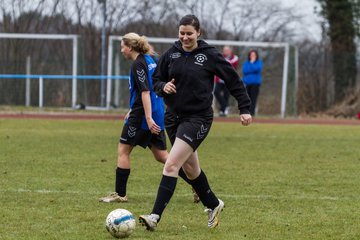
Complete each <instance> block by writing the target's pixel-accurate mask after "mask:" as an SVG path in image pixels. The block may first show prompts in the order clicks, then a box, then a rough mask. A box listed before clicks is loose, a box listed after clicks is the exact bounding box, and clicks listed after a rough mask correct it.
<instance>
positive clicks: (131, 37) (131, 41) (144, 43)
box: [122, 32, 151, 54]
mask: <svg viewBox="0 0 360 240" xmlns="http://www.w3.org/2000/svg"><path fill="white" fill-rule="evenodd" d="M122 41H123V42H124V44H125V45H126V46H128V47H130V48H132V49H133V50H134V51H136V52H138V53H141V54H145V53H150V50H151V48H150V44H149V42H148V40H147V38H146V37H145V36H141V37H140V36H139V34H137V33H133V32H131V33H127V34H125V35H124V36H123V38H122Z"/></svg>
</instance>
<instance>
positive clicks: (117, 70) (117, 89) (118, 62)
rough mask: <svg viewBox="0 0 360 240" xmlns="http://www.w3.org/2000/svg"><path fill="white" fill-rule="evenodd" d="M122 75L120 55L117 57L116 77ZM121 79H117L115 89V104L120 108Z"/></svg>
mask: <svg viewBox="0 0 360 240" xmlns="http://www.w3.org/2000/svg"><path fill="white" fill-rule="evenodd" d="M119 75H120V55H119V54H116V55H115V76H119ZM120 86H121V85H120V79H115V87H114V88H115V89H114V91H115V92H114V104H115V105H116V106H117V107H119V106H120Z"/></svg>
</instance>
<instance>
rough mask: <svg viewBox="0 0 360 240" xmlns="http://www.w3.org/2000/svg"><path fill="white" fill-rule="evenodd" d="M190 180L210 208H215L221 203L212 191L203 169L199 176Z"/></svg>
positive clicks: (202, 200) (205, 204)
mask: <svg viewBox="0 0 360 240" xmlns="http://www.w3.org/2000/svg"><path fill="white" fill-rule="evenodd" d="M189 181H190V182H191V186H192V187H193V188H194V190H195V192H196V193H197V194H198V196H199V198H200V200H201V202H202V203H203V204H204V206H206V207H207V208H210V209H214V208H216V207H217V206H218V205H219V200H218V198H217V197H216V196H215V194H214V193H213V192H212V191H211V189H210V186H209V183H208V180H207V178H206V175H205V173H204V172H203V171H202V170H201V173H200V175H199V176H198V177H197V178H195V179H194V180H189Z"/></svg>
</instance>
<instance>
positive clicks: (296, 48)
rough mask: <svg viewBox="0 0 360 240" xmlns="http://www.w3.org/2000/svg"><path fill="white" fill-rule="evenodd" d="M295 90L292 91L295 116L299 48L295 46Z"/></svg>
mask: <svg viewBox="0 0 360 240" xmlns="http://www.w3.org/2000/svg"><path fill="white" fill-rule="evenodd" d="M294 57H295V89H294V95H295V96H294V99H295V101H294V106H295V114H296V115H297V114H298V112H297V97H298V87H299V48H298V47H297V46H295V56H294Z"/></svg>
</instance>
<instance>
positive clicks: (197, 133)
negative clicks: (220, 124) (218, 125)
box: [165, 111, 213, 152]
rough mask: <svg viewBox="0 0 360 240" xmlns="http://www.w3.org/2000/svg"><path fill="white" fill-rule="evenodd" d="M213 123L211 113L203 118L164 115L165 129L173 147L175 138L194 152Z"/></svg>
mask: <svg viewBox="0 0 360 240" xmlns="http://www.w3.org/2000/svg"><path fill="white" fill-rule="evenodd" d="M212 121H213V113H212V111H211V112H210V113H209V114H206V115H204V116H186V117H179V116H177V115H176V114H174V113H172V112H170V111H167V112H166V113H165V129H166V132H167V134H168V137H169V139H170V142H171V144H172V145H173V144H174V142H175V139H176V138H180V139H181V140H183V141H185V142H186V143H187V144H189V145H190V146H191V147H192V149H193V150H194V152H195V151H196V149H197V148H198V147H199V146H200V144H201V143H202V142H203V141H204V139H205V138H206V136H207V135H208V133H209V131H210V128H211V124H212Z"/></svg>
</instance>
